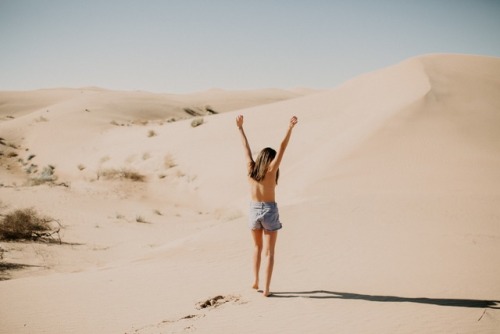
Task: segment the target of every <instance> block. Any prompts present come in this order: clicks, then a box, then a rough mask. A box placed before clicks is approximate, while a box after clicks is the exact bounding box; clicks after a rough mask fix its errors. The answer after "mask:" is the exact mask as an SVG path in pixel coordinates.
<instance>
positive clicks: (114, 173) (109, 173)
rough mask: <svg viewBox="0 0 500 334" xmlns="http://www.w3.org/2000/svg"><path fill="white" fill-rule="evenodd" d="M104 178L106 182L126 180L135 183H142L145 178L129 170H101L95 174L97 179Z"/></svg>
mask: <svg viewBox="0 0 500 334" xmlns="http://www.w3.org/2000/svg"><path fill="white" fill-rule="evenodd" d="M101 177H102V178H104V179H107V180H113V179H118V180H121V179H127V180H131V181H135V182H144V181H145V180H146V176H145V175H142V174H140V173H139V172H136V171H134V170H131V169H126V168H122V169H113V168H108V169H101V170H99V171H98V172H97V179H100V178H101Z"/></svg>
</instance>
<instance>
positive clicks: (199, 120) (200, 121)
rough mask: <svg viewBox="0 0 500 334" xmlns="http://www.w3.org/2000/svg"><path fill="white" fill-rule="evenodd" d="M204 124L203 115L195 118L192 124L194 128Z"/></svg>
mask: <svg viewBox="0 0 500 334" xmlns="http://www.w3.org/2000/svg"><path fill="white" fill-rule="evenodd" d="M202 124H203V118H202V117H199V118H195V119H193V120H192V121H191V126H192V127H193V128H195V127H197V126H200V125H202Z"/></svg>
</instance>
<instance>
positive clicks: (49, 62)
mask: <svg viewBox="0 0 500 334" xmlns="http://www.w3.org/2000/svg"><path fill="white" fill-rule="evenodd" d="M0 45H1V49H2V51H1V52H0V90H31V89H39V88H52V87H85V86H98V87H103V88H109V89H117V90H145V91H152V92H169V93H185V92H186V93H187V92H194V91H200V90H206V89H210V88H223V89H231V90H237V89H254V88H269V87H276V88H294V87H310V88H333V87H335V86H337V85H339V84H341V83H342V82H344V81H346V80H348V79H351V78H353V77H355V76H357V75H359V74H362V73H365V72H369V71H373V70H376V69H379V68H383V67H386V66H389V65H392V64H395V63H398V62H400V61H402V60H404V59H406V58H409V57H413V56H417V55H421V54H427V53H466V54H480V55H489V56H496V57H500V0H469V1H465V0H464V1H462V0H454V1H452V0H415V1H414V0H404V1H403V0H401V1H397V0H378V1H369V0H366V1H360V0H358V1H356V0H353V1H334V0H331V1H327V0H309V1H306V0H303V1H297V0H287V1H286V0H281V1H280V0H267V1H266V0H248V1H243V0H211V1H208V0H170V1H169V0H164V1H157V0H144V1H129V0H121V1H119V0H43V1H42V0H0Z"/></svg>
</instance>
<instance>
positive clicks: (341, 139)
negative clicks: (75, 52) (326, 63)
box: [0, 55, 500, 334]
mask: <svg viewBox="0 0 500 334" xmlns="http://www.w3.org/2000/svg"><path fill="white" fill-rule="evenodd" d="M498 91H500V60H499V59H498V58H489V57H479V56H466V55H427V56H421V57H416V58H412V59H409V60H407V61H405V62H402V63H400V64H397V65H395V66H392V67H389V68H386V69H382V70H379V71H376V72H373V73H368V74H365V75H363V76H360V77H358V78H355V79H353V80H351V81H348V82H346V83H345V84H344V85H342V86H340V87H337V88H336V89H332V90H328V91H307V90H305V89H301V90H296V91H293V92H286V91H280V90H262V91H253V92H237V93H235V92H233V93H229V92H224V91H220V90H210V91H206V92H203V93H199V94H194V95H190V96H174V95H166V94H165V95H159V94H150V93H145V92H111V91H105V90H100V89H84V90H65V89H61V90H50V91H37V92H18V93H12V92H4V93H1V94H0V101H2V102H1V104H0V105H1V106H0V118H1V120H0V137H2V138H3V143H4V144H2V146H0V150H1V151H2V152H4V154H3V155H2V156H1V157H0V158H1V160H0V162H1V163H2V167H1V172H0V177H1V180H0V183H1V184H2V185H3V186H2V187H0V198H1V201H2V206H3V207H2V208H1V209H0V210H1V211H2V212H7V211H9V210H10V209H14V208H19V207H28V206H33V207H36V208H37V209H38V210H39V211H41V212H43V213H44V214H47V215H51V216H53V217H56V218H57V219H59V220H60V221H61V222H62V223H63V225H64V229H63V231H62V239H63V241H65V242H66V244H63V245H56V244H44V243H35V244H26V243H5V242H2V244H1V246H2V248H3V249H5V250H7V252H5V253H4V262H6V263H21V264H25V265H31V267H26V268H24V269H23V270H18V271H12V272H10V275H11V278H13V279H11V280H6V281H2V282H0V295H1V296H2V301H5V302H3V303H2V304H1V305H0V317H1V322H0V323H1V325H0V332H2V333H33V332H51V333H68V332H72V333H88V332H94V333H143V334H144V333H179V332H199V333H213V332H223V333H225V332H231V333H255V332H263V333H281V332H283V333H285V332H312V333H331V332H340V333H381V332H382V333H392V332H398V333H400V332H402V333H409V332H412V333H415V332H416V333H443V332H466V333H469V332H477V333H494V332H496V331H498V330H500V311H499V309H500V285H498V277H499V275H500V269H499V267H498V264H497V262H498V258H499V257H500V225H499V222H500V206H499V205H498V203H499V202H500V132H499V131H498V129H500V113H499V110H500V97H499V95H498ZM306 93H308V94H306ZM207 105H209V106H210V109H211V108H213V109H214V110H216V111H220V112H221V113H218V114H216V115H210V116H206V115H205V114H206V113H208V112H207V110H206V106H207ZM184 108H191V109H192V110H194V111H196V112H198V113H200V115H202V116H199V117H204V122H203V124H201V125H200V126H197V127H192V126H191V119H192V118H190V117H192V115H189V114H188V113H186V111H185V110H184ZM238 114H243V115H244V116H245V120H246V121H245V122H246V124H245V126H246V130H247V134H248V137H249V140H250V144H251V146H252V150H253V151H254V152H255V153H256V152H258V151H259V150H260V149H261V148H263V147H265V146H274V147H276V146H277V145H278V144H279V142H280V140H281V138H282V136H283V134H284V130H285V128H286V125H287V122H288V119H289V118H290V116H292V115H297V116H298V117H299V124H298V125H297V127H296V129H295V130H294V134H293V137H292V140H291V143H290V146H289V149H288V151H287V153H286V156H285V158H284V161H283V165H282V171H281V177H280V184H279V186H278V194H277V196H278V201H279V205H280V210H281V219H282V221H283V224H284V229H283V230H282V231H281V232H280V236H279V238H278V239H279V240H278V246H277V259H276V267H275V273H274V275H273V283H272V292H273V293H274V297H273V298H263V297H262V296H260V294H258V293H255V292H254V291H252V290H251V289H250V288H249V287H250V278H251V268H250V252H251V240H250V235H249V233H248V231H247V228H246V205H247V201H248V195H247V185H246V180H245V171H244V159H243V154H242V152H241V147H240V145H241V144H240V142H239V138H238V133H237V131H236V129H235V125H234V118H235V116H236V115H238ZM7 116H12V117H7ZM170 118H175V119H176V121H175V122H168V120H169V119H170ZM181 118H185V119H181ZM9 152H15V153H16V154H17V156H16V157H9V155H8V153H9ZM31 165H36V166H37V167H38V171H34V170H31V173H26V171H25V170H26V169H28V168H29V167H30V166H31ZM47 165H52V166H53V167H55V169H54V173H55V175H56V176H57V180H55V181H54V183H55V184H59V186H58V185H51V184H49V183H47V184H42V185H38V186H26V185H24V184H25V182H27V180H28V179H29V178H36V177H38V176H39V174H40V170H41V169H42V168H43V167H44V166H47ZM7 166H8V167H7ZM123 170H127V171H133V172H136V173H138V174H140V175H141V176H142V177H144V181H143V182H133V181H130V180H126V179H120V176H121V175H122V174H120V173H119V172H120V171H123ZM139 218H140V219H139ZM219 296H220V297H219ZM210 301H212V304H213V305H210ZM200 305H205V307H203V308H201V307H200Z"/></svg>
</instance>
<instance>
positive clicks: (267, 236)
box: [264, 231, 278, 297]
mask: <svg viewBox="0 0 500 334" xmlns="http://www.w3.org/2000/svg"><path fill="white" fill-rule="evenodd" d="M277 238H278V231H272V232H270V231H264V244H265V246H266V257H267V267H266V286H265V289H264V296H265V297H267V296H269V295H270V292H269V286H270V285H271V277H272V276H273V267H274V248H275V246H276V239H277Z"/></svg>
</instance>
